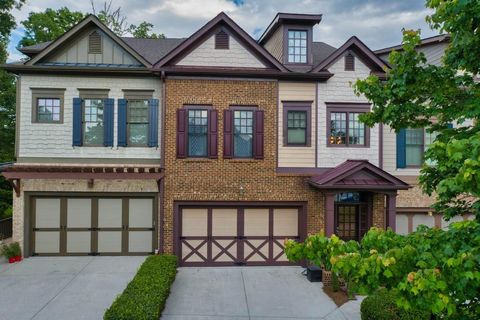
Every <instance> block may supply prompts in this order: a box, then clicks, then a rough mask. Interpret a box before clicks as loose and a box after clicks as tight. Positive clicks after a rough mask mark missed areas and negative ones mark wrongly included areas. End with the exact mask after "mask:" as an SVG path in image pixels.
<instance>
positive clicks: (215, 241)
mask: <svg viewBox="0 0 480 320" xmlns="http://www.w3.org/2000/svg"><path fill="white" fill-rule="evenodd" d="M302 212H303V210H302V207H298V206H281V207H275V206H269V207H264V206H236V207H218V206H212V207H198V206H181V207H179V209H178V216H177V220H178V221H177V230H178V235H179V237H178V239H177V241H176V250H177V256H181V265H183V266H198V265H202V266H203V265H284V264H288V260H287V258H286V256H285V254H284V251H283V250H284V245H283V242H284V240H285V238H289V239H297V240H299V239H301V238H302V239H303V238H304V230H305V224H304V216H303V214H302Z"/></svg>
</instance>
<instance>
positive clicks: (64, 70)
mask: <svg viewBox="0 0 480 320" xmlns="http://www.w3.org/2000/svg"><path fill="white" fill-rule="evenodd" d="M0 68H1V69H4V70H6V71H9V72H12V73H15V74H60V75H85V74H88V75H106V74H108V75H109V76H142V77H146V76H152V77H156V75H155V74H154V73H153V72H152V71H151V70H149V69H147V68H143V67H142V68H140V67H134V68H120V67H111V68H108V67H68V66H38V65H34V66H30V65H21V64H2V65H0Z"/></svg>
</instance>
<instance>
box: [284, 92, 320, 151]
mask: <svg viewBox="0 0 480 320" xmlns="http://www.w3.org/2000/svg"><path fill="white" fill-rule="evenodd" d="M312 103H313V101H305V102H300V101H283V100H282V104H283V112H282V116H283V128H282V132H283V146H284V147H304V148H309V147H311V146H312ZM290 111H302V112H306V114H307V119H306V122H307V123H306V128H305V143H301V144H299V143H289V142H288V112H290Z"/></svg>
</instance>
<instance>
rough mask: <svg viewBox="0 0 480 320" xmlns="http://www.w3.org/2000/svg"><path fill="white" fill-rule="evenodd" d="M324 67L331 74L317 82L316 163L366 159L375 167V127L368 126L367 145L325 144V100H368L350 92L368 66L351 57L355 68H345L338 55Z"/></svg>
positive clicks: (328, 164) (327, 165)
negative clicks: (348, 69) (323, 80)
mask: <svg viewBox="0 0 480 320" xmlns="http://www.w3.org/2000/svg"><path fill="white" fill-rule="evenodd" d="M328 70H329V71H330V72H331V73H333V74H334V76H333V77H331V78H330V79H329V80H328V81H326V82H319V83H318V115H317V121H318V132H317V139H318V164H317V166H318V167H320V168H332V167H335V166H337V165H339V164H341V163H342V162H344V161H345V160H347V159H366V160H368V161H369V162H370V163H372V164H374V165H376V166H378V165H379V163H378V159H379V154H378V152H379V136H378V135H379V126H378V125H375V126H374V127H373V128H370V147H365V148H332V147H327V121H328V119H327V102H337V103H338V102H342V103H368V100H367V99H366V98H365V97H363V96H357V95H356V94H355V93H354V91H353V87H352V85H353V83H355V81H356V80H357V79H364V78H366V77H368V76H369V75H370V69H369V67H368V66H366V65H365V64H364V63H363V62H362V61H361V60H360V59H358V58H355V71H345V62H344V57H341V58H339V59H338V60H337V61H336V62H335V63H334V64H333V65H332V66H330V67H329V68H328Z"/></svg>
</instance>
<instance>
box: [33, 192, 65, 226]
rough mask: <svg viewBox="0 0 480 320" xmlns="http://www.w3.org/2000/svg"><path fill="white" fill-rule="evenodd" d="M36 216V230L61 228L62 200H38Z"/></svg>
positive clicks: (36, 202)
mask: <svg viewBox="0 0 480 320" xmlns="http://www.w3.org/2000/svg"><path fill="white" fill-rule="evenodd" d="M35 214H36V216H35V227H36V228H60V199H46V198H39V199H36V201H35Z"/></svg>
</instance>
